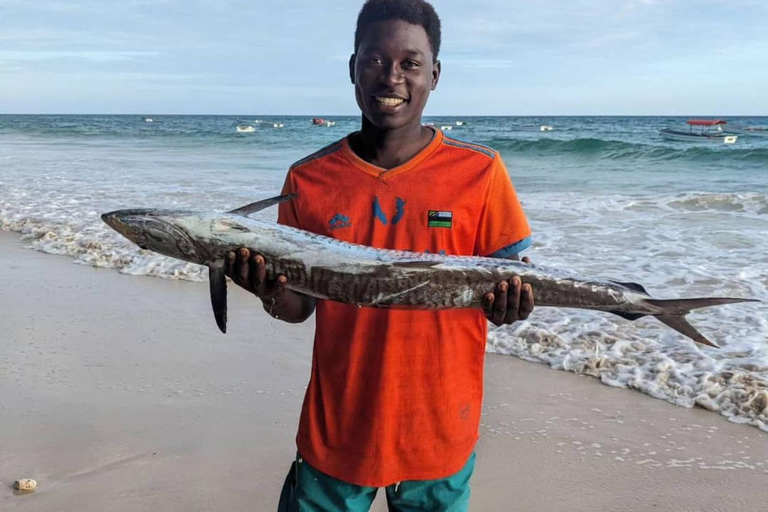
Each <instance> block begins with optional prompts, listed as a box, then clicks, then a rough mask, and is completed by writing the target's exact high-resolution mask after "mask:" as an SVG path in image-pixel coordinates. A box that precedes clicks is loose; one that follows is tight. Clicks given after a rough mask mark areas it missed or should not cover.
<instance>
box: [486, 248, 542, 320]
mask: <svg viewBox="0 0 768 512" xmlns="http://www.w3.org/2000/svg"><path fill="white" fill-rule="evenodd" d="M530 262H531V260H530V259H529V258H528V257H525V258H523V263H530ZM531 311H533V287H532V286H531V285H530V284H528V283H525V284H523V282H522V280H521V279H520V277H518V276H515V277H513V278H511V279H510V280H509V281H502V282H500V283H499V284H498V286H496V292H495V293H494V292H489V293H486V294H485V297H483V312H484V313H485V317H486V318H487V319H488V320H490V321H491V322H493V323H494V324H495V325H504V324H513V323H515V322H517V321H518V320H525V319H526V318H528V315H530V314H531Z"/></svg>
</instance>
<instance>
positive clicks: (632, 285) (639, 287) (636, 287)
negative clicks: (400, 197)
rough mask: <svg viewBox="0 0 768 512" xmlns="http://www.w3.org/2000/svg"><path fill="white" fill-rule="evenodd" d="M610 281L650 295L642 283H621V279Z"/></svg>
mask: <svg viewBox="0 0 768 512" xmlns="http://www.w3.org/2000/svg"><path fill="white" fill-rule="evenodd" d="M611 282H612V283H616V284H619V285H621V286H624V287H626V288H629V289H630V290H634V291H636V292H640V293H644V294H646V295H650V294H649V293H648V292H647V291H646V290H645V288H643V285H641V284H638V283H622V282H621V281H611Z"/></svg>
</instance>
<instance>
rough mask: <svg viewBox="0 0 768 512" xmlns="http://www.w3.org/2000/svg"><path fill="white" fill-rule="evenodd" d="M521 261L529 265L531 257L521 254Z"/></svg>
mask: <svg viewBox="0 0 768 512" xmlns="http://www.w3.org/2000/svg"><path fill="white" fill-rule="evenodd" d="M523 263H525V264H527V265H530V264H531V258H529V257H528V256H523Z"/></svg>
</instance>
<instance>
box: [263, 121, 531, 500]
mask: <svg viewBox="0 0 768 512" xmlns="http://www.w3.org/2000/svg"><path fill="white" fill-rule="evenodd" d="M289 192H295V193H296V194H298V197H297V198H296V199H294V200H293V201H290V202H288V203H283V204H281V205H280V212H279V219H278V221H279V222H280V223H283V224H287V225H290V226H294V227H297V228H300V229H304V230H307V231H311V232H313V233H318V234H321V235H326V236H330V237H333V238H336V239H339V240H344V241H347V242H354V243H358V244H364V245H369V246H372V247H378V248H386V249H400V250H409V251H418V252H427V251H429V252H433V253H441V252H444V253H445V254H451V255H454V254H455V255H481V256H501V257H503V256H509V255H512V254H515V253H517V252H519V251H520V250H522V249H524V248H525V247H527V245H528V243H529V237H530V229H529V227H528V222H527V220H526V218H525V215H524V213H523V210H522V208H521V206H520V203H519V202H518V200H517V196H516V194H515V190H514V188H513V187H512V183H511V182H510V179H509V176H508V174H507V171H506V168H505V167H504V163H503V162H502V160H501V157H500V156H499V154H498V153H496V152H495V151H493V150H491V149H488V148H486V147H484V146H478V145H475V144H468V143H465V142H459V141H457V140H454V139H450V138H447V137H445V136H444V135H443V133H442V132H440V131H437V132H436V133H435V137H434V138H433V140H432V141H431V142H430V143H429V145H428V146H427V147H426V148H424V149H423V150H422V151H421V152H420V153H419V154H417V155H416V156H415V157H414V158H412V159H411V160H410V161H408V162H407V163H405V164H403V165H401V166H399V167H395V168H393V169H389V170H385V169H381V168H379V167H376V166H374V165H371V164H370V163H367V162H365V161H364V160H362V159H361V158H360V157H358V156H357V155H356V154H355V153H354V152H353V151H352V150H351V149H350V147H349V143H348V142H347V139H342V140H341V141H338V142H336V143H334V144H332V145H330V146H328V147H326V148H324V149H322V150H320V151H318V152H317V153H315V154H313V155H311V156H309V157H307V158H305V159H303V160H301V161H299V162H297V163H296V164H294V165H293V166H292V167H291V169H290V171H289V173H288V176H287V178H286V183H285V187H284V193H289ZM487 329H488V325H487V321H486V319H485V317H484V315H483V313H482V311H481V310H480V309H458V310H442V311H423V310H395V309H376V308H357V307H355V306H351V305H347V304H341V303H338V302H333V301H330V300H318V303H317V310H316V330H315V344H314V353H313V357H312V374H311V376H310V380H309V386H308V388H307V392H306V396H305V398H304V405H303V407H302V411H301V419H300V422H299V432H298V435H297V438H296V442H297V446H298V450H299V453H300V454H301V456H302V457H304V458H305V459H306V460H307V462H309V463H310V464H311V465H312V466H313V467H315V468H317V469H319V470H320V471H322V472H323V473H326V474H328V475H331V476H333V477H335V478H338V479H340V480H343V481H345V482H349V483H353V484H357V485H364V486H372V487H383V486H386V485H390V484H392V483H394V482H399V481H403V480H431V479H437V478H444V477H446V476H449V475H452V474H454V473H456V472H457V471H459V470H460V469H461V468H462V467H463V466H464V464H465V463H466V461H467V459H468V458H469V456H470V454H471V453H472V450H473V449H474V445H475V443H476V441H477V437H478V429H479V423H480V409H481V405H482V397H483V363H484V357H485V340H486V335H487Z"/></svg>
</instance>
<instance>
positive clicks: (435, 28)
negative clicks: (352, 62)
mask: <svg viewBox="0 0 768 512" xmlns="http://www.w3.org/2000/svg"><path fill="white" fill-rule="evenodd" d="M389 20H403V21H405V22H407V23H410V24H412V25H421V26H422V27H423V28H424V30H425V31H426V33H427V37H428V38H429V46H430V47H431V50H432V56H433V58H434V59H435V60H437V54H438V53H439V52H440V18H439V17H438V16H437V13H436V12H435V8H434V7H432V4H430V3H429V2H427V1H425V0H368V1H367V2H365V4H363V8H362V9H361V10H360V14H358V16H357V28H356V29H355V53H357V48H358V47H359V46H360V41H361V40H362V39H363V35H364V34H365V29H366V28H367V27H368V26H369V25H372V24H374V23H377V22H379V21H389Z"/></svg>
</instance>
